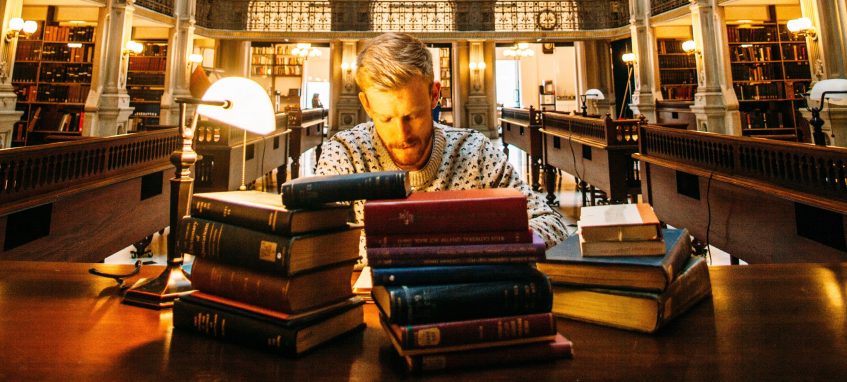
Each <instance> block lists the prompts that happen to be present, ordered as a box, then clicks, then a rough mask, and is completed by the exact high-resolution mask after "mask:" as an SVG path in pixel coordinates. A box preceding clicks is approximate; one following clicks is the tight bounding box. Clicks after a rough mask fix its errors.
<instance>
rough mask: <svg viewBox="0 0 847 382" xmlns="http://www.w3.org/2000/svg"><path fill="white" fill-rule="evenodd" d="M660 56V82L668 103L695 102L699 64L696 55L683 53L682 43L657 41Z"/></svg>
mask: <svg viewBox="0 0 847 382" xmlns="http://www.w3.org/2000/svg"><path fill="white" fill-rule="evenodd" d="M656 44H657V47H658V55H659V73H660V75H659V81H660V83H661V90H662V98H663V99H664V100H666V101H694V93H695V92H696V91H697V63H696V60H695V57H694V55H691V54H688V53H685V52H683V51H682V41H681V40H675V39H658V40H656Z"/></svg>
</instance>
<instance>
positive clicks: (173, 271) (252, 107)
mask: <svg viewBox="0 0 847 382" xmlns="http://www.w3.org/2000/svg"><path fill="white" fill-rule="evenodd" d="M176 102H177V103H178V104H179V126H180V134H181V135H182V147H181V148H180V149H178V150H177V151H175V152H174V153H173V155H171V162H172V163H173V165H174V167H176V172H175V175H174V177H173V178H172V179H171V190H170V191H171V195H170V215H169V223H170V227H171V228H170V234H169V235H168V245H167V249H168V262H167V265H166V268H165V270H164V271H163V272H162V273H161V274H160V275H159V276H158V277H156V278H153V279H141V280H139V281H138V282H137V283H135V285H133V286H132V287H131V288H130V289H129V290H127V292H126V295H124V300H123V302H124V303H127V304H131V305H138V306H142V307H146V308H154V309H161V308H167V307H170V306H173V300H174V299H176V298H177V297H179V296H181V295H184V294H186V293H189V292H191V290H192V289H191V282H190V281H189V280H188V277H186V275H185V273H184V272H183V270H182V263H183V256H182V252H181V251H180V249H179V248H177V245H176V243H177V239H178V238H179V237H180V235H181V232H178V229H179V222H180V220H182V218H183V217H184V216H186V215H188V206H189V203H190V201H191V194H192V188H193V185H194V179H193V178H191V166H192V165H194V162H196V161H197V153H196V152H195V151H194V149H193V147H192V145H193V142H194V132H195V131H196V128H197V120H198V119H199V118H200V116H203V117H206V118H209V119H213V120H216V121H218V122H222V123H225V124H227V125H230V126H234V127H237V128H240V129H244V130H245V131H250V132H253V133H257V134H262V135H264V134H268V133H270V132H272V131H274V129H276V120H275V118H274V112H273V106H272V105H271V100H270V98H269V97H268V95H267V93H265V90H264V89H263V88H262V86H261V85H259V84H257V83H256V82H254V81H253V80H249V79H246V78H242V77H227V78H223V79H220V80H218V81H216V82H215V83H213V84H212V85H211V86H210V87H209V89H208V90H207V91H206V93H205V94H204V95H203V98H202V99H197V98H178V99H177V100H176ZM187 105H196V106H197V108H196V110H195V111H194V115H193V117H192V118H191V122H190V125H189V124H187V123H186V120H185V114H186V106H187ZM245 143H246V142H245Z"/></svg>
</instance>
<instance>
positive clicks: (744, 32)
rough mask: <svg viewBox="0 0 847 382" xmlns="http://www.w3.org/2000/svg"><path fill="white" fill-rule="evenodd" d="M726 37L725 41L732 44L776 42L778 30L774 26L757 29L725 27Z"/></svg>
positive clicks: (734, 26)
mask: <svg viewBox="0 0 847 382" xmlns="http://www.w3.org/2000/svg"><path fill="white" fill-rule="evenodd" d="M726 35H727V39H728V40H729V41H732V42H764V41H778V40H777V39H778V37H779V36H778V35H779V30H778V29H777V27H776V25H763V26H761V27H757V28H743V27H739V26H736V25H727V26H726Z"/></svg>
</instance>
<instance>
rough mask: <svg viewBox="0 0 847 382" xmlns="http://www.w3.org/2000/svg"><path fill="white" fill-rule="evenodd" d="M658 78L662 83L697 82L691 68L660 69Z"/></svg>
mask: <svg viewBox="0 0 847 382" xmlns="http://www.w3.org/2000/svg"><path fill="white" fill-rule="evenodd" d="M659 78H660V80H661V81H662V84H664V85H670V84H693V83H697V77H695V73H694V70H693V68H692V70H691V71H683V70H675V71H661V72H660V73H659Z"/></svg>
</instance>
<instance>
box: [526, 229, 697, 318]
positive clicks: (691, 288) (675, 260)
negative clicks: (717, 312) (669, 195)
mask: <svg viewBox="0 0 847 382" xmlns="http://www.w3.org/2000/svg"><path fill="white" fill-rule="evenodd" d="M649 226H650V227H655V228H649V229H648V228H646V226H641V227H636V226H633V225H622V226H615V225H614V224H607V227H609V230H610V232H611V233H612V234H611V235H609V236H604V238H607V239H609V238H612V237H614V236H615V235H617V238H619V239H623V238H632V237H638V238H639V240H635V241H626V240H620V241H618V242H617V244H615V246H617V247H616V249H615V251H610V252H613V253H609V252H603V253H609V254H610V256H596V254H595V253H592V256H588V255H587V254H586V253H585V249H586V247H585V245H584V244H585V243H586V241H585V239H584V238H583V237H581V235H575V236H571V237H570V238H568V239H567V240H565V241H564V242H562V243H560V244H559V245H557V246H555V247H553V248H551V249H550V250H549V251H547V254H546V259H545V260H544V261H542V262H539V263H538V269H539V270H540V271H542V272H544V273H545V274H546V275H547V276H548V277H549V278H550V280H551V282H552V283H553V309H552V310H553V314H555V315H557V316H560V317H565V318H570V319H575V320H580V321H587V322H592V323H596V324H601V325H607V326H612V327H616V328H621V329H627V330H634V331H640V332H646V333H653V332H656V331H657V330H659V329H660V328H662V327H663V326H664V325H666V324H667V323H668V322H670V321H671V320H672V319H673V318H675V317H677V316H679V315H680V314H682V313H684V312H685V311H687V310H688V309H690V308H691V307H692V306H694V305H695V304H696V303H697V302H698V301H700V300H702V299H703V298H705V297H706V296H709V295H710V294H711V284H710V281H709V269H708V266H707V265H706V262H705V260H704V259H703V258H701V257H692V256H691V238H690V236H689V234H688V230H686V229H662V230H661V231H659V228H658V225H656V226H653V225H652V224H650V225H649ZM612 227H614V228H612ZM582 228H584V227H582ZM639 230H640V231H643V232H641V233H637V231H639ZM657 235H659V236H661V237H663V241H662V242H661V243H662V247H663V250H662V253H663V254H662V255H660V256H643V248H644V246H642V244H641V242H643V241H650V240H649V239H648V240H642V239H643V238H645V237H649V236H654V237H655V236H657ZM592 238H594V237H593V236H592ZM589 242H590V241H589ZM610 242H611V241H610ZM629 243H635V244H633V245H634V246H635V247H636V248H638V249H636V250H634V251H633V253H636V254H638V255H632V256H628V255H627V254H628V252H627V246H628V245H629Z"/></svg>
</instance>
